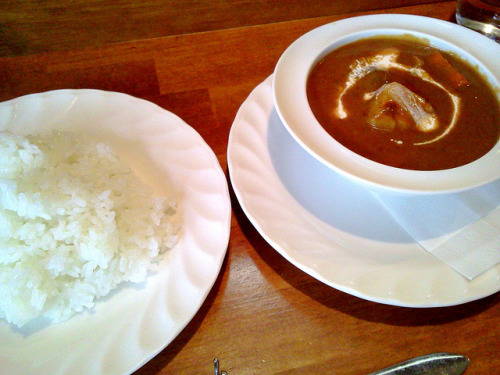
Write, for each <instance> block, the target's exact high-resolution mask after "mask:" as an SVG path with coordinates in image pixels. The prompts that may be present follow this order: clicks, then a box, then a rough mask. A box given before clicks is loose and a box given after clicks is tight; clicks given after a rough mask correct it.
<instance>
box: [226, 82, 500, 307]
mask: <svg viewBox="0 0 500 375" xmlns="http://www.w3.org/2000/svg"><path fill="white" fill-rule="evenodd" d="M278 123H279V125H278ZM277 127H279V128H280V129H278V130H276V128H277ZM270 128H271V129H270ZM273 129H274V130H273ZM271 131H274V132H275V133H276V132H277V133H279V134H278V136H276V135H274V138H273V136H272V135H270V133H271ZM273 141H276V142H277V143H280V144H278V145H273V144H272V142H273ZM292 143H295V145H292ZM282 146H284V149H283V153H286V152H288V153H287V156H286V157H284V158H283V160H285V161H286V160H292V161H293V162H296V161H297V160H298V161H299V162H301V160H300V159H301V158H303V157H302V156H301V155H295V154H299V153H300V154H306V153H305V151H303V150H301V149H300V146H298V144H296V142H295V141H294V140H293V138H292V137H291V136H290V135H289V134H288V133H287V131H286V130H285V128H284V126H283V125H282V124H281V122H280V120H279V118H278V116H277V114H276V113H275V110H274V106H273V99H272V76H271V77H269V78H268V79H266V80H265V81H264V82H262V83H261V84H260V85H259V86H257V87H256V88H255V89H254V90H253V91H252V93H251V94H250V95H249V96H248V98H247V99H246V101H245V102H244V103H243V104H242V106H241V107H240V109H239V111H238V113H237V115H236V118H235V120H234V122H233V126H232V128H231V133H230V136H229V144H228V167H229V173H230V177H231V183H232V185H233V188H234V191H235V195H236V197H237V199H238V201H239V202H240V204H241V206H242V209H243V211H244V212H245V214H246V215H247V217H248V218H249V220H250V222H251V223H252V224H253V225H254V226H255V228H256V229H257V231H258V232H259V233H260V234H261V235H262V236H263V237H264V239H265V240H266V241H267V242H268V243H269V244H270V245H271V246H272V247H273V248H274V249H275V250H276V251H278V252H279V253H280V254H281V255H282V256H283V257H284V258H285V259H287V260H288V261H289V262H291V263H292V264H293V265H294V266H296V267H297V268H299V269H301V270H302V271H304V272H306V273H308V274H309V275H311V276H312V277H314V278H316V279H318V280H319V281H321V282H323V283H325V284H327V285H329V286H331V287H334V288H336V289H338V290H341V291H343V292H346V293H349V294H352V295H355V296H357V297H360V298H364V299H367V300H370V301H374V302H379V303H384V304H390V305H396V306H405V307H441V306H451V305H457V304H462V303H466V302H469V301H472V300H476V299H479V298H483V297H486V296H488V295H491V294H493V293H495V292H497V291H499V290H500V282H499V280H500V266H496V267H495V268H494V269H491V270H490V271H488V272H486V273H485V274H484V275H482V276H480V277H478V278H477V279H475V280H473V281H472V282H469V281H467V280H466V279H465V278H463V277H462V276H460V275H458V274H457V273H456V272H455V271H453V270H452V269H451V268H450V267H448V266H446V265H444V264H443V263H441V262H440V261H438V260H437V259H436V258H434V256H432V255H431V254H429V253H428V252H426V251H425V250H423V249H421V248H420V246H419V245H417V244H415V243H414V242H413V241H412V240H410V241H408V240H401V241H400V243H389V242H384V240H383V239H382V240H381V239H378V240H374V241H372V240H369V239H368V240H367V239H366V238H359V236H356V234H355V233H347V232H346V231H345V230H342V229H343V228H340V229H339V228H337V227H332V225H330V224H329V223H328V222H325V221H324V220H321V219H320V218H318V217H316V216H315V215H314V213H312V212H311V211H310V210H308V209H306V208H304V207H303V206H302V202H300V201H298V200H297V198H296V196H294V195H293V194H292V193H291V191H290V189H289V188H290V186H289V185H286V182H285V181H283V179H282V178H283V175H278V174H279V172H283V171H277V170H276V168H279V165H277V164H276V162H275V160H273V157H275V155H270V154H271V153H272V152H271V151H272V150H271V148H272V147H275V148H279V147H282ZM307 157H310V156H307ZM286 158H289V159H286ZM305 158H306V157H304V160H305ZM310 158H311V157H310ZM313 160H314V161H313V162H311V161H307V163H305V164H306V165H307V166H309V167H312V168H314V169H315V168H318V169H317V171H318V172H320V173H322V174H323V177H324V176H325V175H326V174H330V175H329V177H328V178H330V177H331V180H329V182H331V181H333V182H335V183H338V184H340V185H341V186H340V188H343V189H344V190H353V191H354V190H355V191H356V192H357V194H360V195H361V194H363V196H362V197H361V196H360V198H363V199H364V201H363V202H368V203H371V202H370V200H373V199H374V198H373V197H372V196H370V195H369V194H371V193H367V192H361V190H360V189H361V188H360V187H359V186H357V184H355V183H352V182H347V181H344V180H346V179H345V178H342V177H338V176H334V175H335V172H334V171H331V170H328V171H327V170H326V169H325V168H326V167H323V166H321V167H319V166H317V165H321V163H320V162H318V161H316V160H315V159H313ZM302 161H303V160H302ZM295 167H296V168H297V166H295ZM290 169H292V168H290ZM297 173H298V174H300V173H304V171H299V172H297ZM297 173H296V174H297ZM311 175H312V174H309V175H308V177H311ZM316 177H317V176H316ZM325 178H326V177H325ZM306 180H307V179H306ZM306 182H307V181H304V183H306ZM307 187H312V185H311V184H309V185H307ZM305 190H307V189H305ZM363 190H365V189H363ZM306 193H307V192H306ZM353 194H354V192H353ZM353 201H354V200H352V199H351V201H350V202H353ZM319 203H320V204H322V203H325V202H321V201H320V202H319ZM342 203H343V202H340V204H342ZM338 208H340V209H341V207H340V206H338ZM361 209H362V207H361ZM344 210H349V208H344ZM362 214H363V215H364V213H362ZM333 215H335V213H334V214H333ZM337 222H338V220H337ZM398 227H399V226H398ZM400 230H402V229H401V228H400ZM406 235H407V234H406ZM306 249H307V250H306Z"/></svg>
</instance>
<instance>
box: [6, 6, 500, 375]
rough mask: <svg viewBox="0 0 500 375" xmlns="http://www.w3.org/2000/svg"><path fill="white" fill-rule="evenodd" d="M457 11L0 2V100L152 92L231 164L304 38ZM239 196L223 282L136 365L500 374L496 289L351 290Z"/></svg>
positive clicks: (234, 371)
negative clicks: (424, 361)
mask: <svg viewBox="0 0 500 375" xmlns="http://www.w3.org/2000/svg"><path fill="white" fill-rule="evenodd" d="M454 7H455V2H427V1H418V0H416V1H411V0H406V1H403V0H400V1H382V0H367V1H359V0H349V1H339V0H337V1H335V0H331V1H300V0H292V1H281V0H276V1H265V0H255V1H194V0H193V1H180V2H179V1H177V2H174V1H160V0H155V1H153V0H151V1H143V2H123V1H120V2H112V1H104V0H94V1H85V2H83V1H63V2H59V1H57V2H56V1H28V0H22V1H21V0H19V1H2V2H1V4H0V27H1V29H0V32H1V34H0V53H1V55H2V56H3V57H0V87H1V90H0V100H1V101H3V100H8V99H11V98H14V97H17V96H20V95H24V94H28V93H34V92H41V91H46V90H53V89H60V88H96V89H103V90H112V91H119V92H125V93H128V94H131V95H134V96H137V97H140V98H144V99H147V100H150V101H152V102H155V103H157V104H159V105H160V106H162V107H163V108H166V109H168V110H170V111H172V112H174V113H176V114H177V115H179V116H180V117H181V118H183V119H184V120H185V121H186V122H187V123H188V124H190V125H191V126H192V127H193V128H194V129H196V130H197V131H198V132H199V133H200V134H201V135H202V137H203V138H204V139H205V141H206V142H207V143H208V144H209V145H210V147H211V148H212V149H213V150H214V152H215V153H216V155H217V157H218V159H219V161H220V164H221V166H222V168H223V169H224V170H225V171H226V172H227V164H226V151H227V140H228V135H229V130H230V128H231V124H232V122H233V120H234V116H235V114H236V111H237V110H238V108H239V107H240V105H241V104H242V102H243V101H244V100H245V98H246V97H247V95H248V94H249V93H250V92H251V91H252V89H253V88H254V87H255V86H256V85H257V84H259V83H260V82H261V81H263V80H264V79H265V78H266V77H268V76H269V75H270V74H272V72H273V69H274V66H275V64H276V62H277V60H278V58H279V56H280V55H281V53H283V51H284V50H285V48H286V47H287V46H288V45H289V44H290V43H291V42H292V41H293V40H295V39H296V38H297V37H299V36H300V35H302V34H303V33H305V32H307V31H309V30H310V29H312V28H315V27H317V26H320V25H322V24H325V23H328V22H332V21H335V20H338V19H341V18H345V17H352V16H356V15H360V14H372V13H387V12H391V13H408V14H418V15H425V16H430V17H435V18H439V19H444V20H449V21H453V20H454ZM228 184H229V186H230V189H231V185H230V180H229V177H228ZM231 199H232V206H233V217H232V226H231V238H230V243H229V248H228V252H227V256H226V259H225V261H224V264H223V267H222V269H221V272H220V275H219V277H218V279H217V281H216V283H215V286H214V287H213V289H212V291H211V292H210V294H209V296H208V298H207V299H206V301H205V303H204V304H203V305H202V307H201V309H200V310H199V312H198V313H197V314H196V316H195V317H194V319H193V320H192V321H191V322H190V323H189V324H188V326H187V327H186V328H185V329H184V330H183V331H182V332H181V333H180V335H179V336H178V337H177V338H176V339H175V340H174V341H173V342H172V343H171V344H170V345H169V346H168V347H167V348H165V349H164V350H163V351H162V352H161V353H159V354H158V355H157V356H156V357H154V358H153V359H152V360H151V361H149V362H148V363H146V364H145V365H144V366H143V367H142V368H140V369H139V370H138V371H137V372H136V374H137V375H153V374H163V375H166V374H196V375H204V374H213V364H212V360H213V358H214V357H218V358H219V359H220V361H221V368H222V369H223V370H226V371H227V372H228V373H229V375H245V374H259V375H260V374H262V375H264V374H280V375H288V374H290V375H291V374H335V375H358V374H367V373H369V372H372V371H375V370H377V369H380V368H382V367H385V366H388V365H391V364H393V363H395V362H398V361H402V360H405V359H408V358H410V357H414V356H419V355H423V354H427V353H432V352H443V351H446V352H452V353H460V354H464V355H467V356H469V357H470V358H471V364H470V366H469V369H468V371H467V374H476V375H479V374H484V375H492V374H498V373H500V370H499V369H500V359H499V358H500V351H499V342H500V335H499V323H500V304H499V295H498V294H496V295H493V296H490V297H488V298H484V299H482V300H478V301H475V302H471V303H468V304H464V305H460V306H455V307H446V308H433V309H411V308H402V307H394V306H387V305H382V304H377V303H373V302H369V301H366V300H363V299H360V298H357V297H354V296H351V295H348V294H345V293H343V292H340V291H337V290H335V289H333V288H330V287H328V286H326V285H324V284H322V283H321V282H319V281H317V280H316V279H314V278H312V277H310V276H309V275H307V274H305V273H304V272H302V271H300V270H299V269H297V268H295V267H294V266H292V265H291V264H290V263H289V262H288V261H286V260H285V259H284V258H283V257H282V256H281V255H279V254H278V253H277V252H276V251H275V250H274V249H273V248H272V247H271V246H270V245H268V244H267V243H266V241H265V240H264V239H263V238H262V237H261V236H260V235H259V233H258V232H257V231H256V230H255V228H254V227H253V226H252V225H251V223H250V222H249V220H248V219H247V218H246V216H245V214H244V213H243V212H242V210H241V208H240V206H239V204H238V201H237V199H236V198H235V196H234V194H232V193H231ZM0 373H1V371H0Z"/></svg>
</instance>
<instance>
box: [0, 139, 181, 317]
mask: <svg viewBox="0 0 500 375" xmlns="http://www.w3.org/2000/svg"><path fill="white" fill-rule="evenodd" d="M174 214H175V200H174V199H173V198H166V197H158V196H154V193H153V191H152V189H151V188H150V187H149V186H147V185H146V184H144V183H143V182H142V181H141V180H139V178H138V177H136V176H135V174H134V173H133V172H132V171H131V170H130V168H129V167H128V166H127V165H126V164H125V163H123V162H121V161H120V160H119V159H118V158H117V156H115V154H114V153H113V152H112V150H111V149H110V147H109V146H107V145H105V144H102V143H93V142H90V141H86V140H83V139H81V138H78V137H77V136H75V135H70V134H59V133H58V134H56V133H54V134H52V135H50V137H45V138H41V137H22V136H16V135H12V134H10V133H8V132H0V318H4V319H6V320H7V321H8V322H10V323H13V324H15V325H17V326H22V325H24V324H26V323H28V322H29V321H31V320H32V319H34V318H37V317H39V316H44V317H47V318H50V319H52V321H53V322H61V321H63V320H66V319H68V318H70V317H71V316H72V315H73V314H75V313H77V312H80V311H82V310H84V309H85V308H92V307H93V306H94V304H95V302H96V299H97V298H99V297H102V296H105V295H107V294H108V293H109V292H110V291H111V290H112V289H114V288H116V287H117V286H118V284H119V283H121V282H124V281H131V282H142V281H144V280H145V278H146V276H147V274H148V272H149V271H151V270H153V269H154V268H155V266H156V265H157V263H158V261H159V257H160V256H161V254H162V253H163V252H164V251H165V250H166V249H169V248H171V247H172V246H174V244H175V243H176V241H177V236H176V233H177V229H178V228H177V224H176V223H175V220H174V218H173V217H174Z"/></svg>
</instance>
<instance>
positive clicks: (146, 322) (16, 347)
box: [0, 90, 231, 374]
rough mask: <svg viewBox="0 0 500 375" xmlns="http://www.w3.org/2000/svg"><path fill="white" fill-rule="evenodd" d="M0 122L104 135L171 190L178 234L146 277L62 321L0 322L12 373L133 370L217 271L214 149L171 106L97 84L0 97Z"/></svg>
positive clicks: (221, 218) (226, 226) (184, 316)
mask: <svg viewBox="0 0 500 375" xmlns="http://www.w3.org/2000/svg"><path fill="white" fill-rule="evenodd" d="M0 129H1V130H8V129H11V130H12V129H16V131H17V132H22V133H23V134H27V133H31V132H34V130H35V129H38V130H42V131H48V130H51V129H57V130H67V131H74V132H77V133H84V134H87V135H90V136H91V137H93V138H96V139H103V140H105V141H107V142H109V143H110V144H111V145H112V146H116V148H117V151H118V153H119V154H120V155H121V156H123V157H124V158H125V159H126V160H128V161H129V162H131V166H132V169H134V170H136V172H141V173H139V175H140V177H141V178H143V179H144V180H145V181H146V182H147V183H149V184H150V185H152V186H153V187H154V188H155V189H156V190H157V191H158V192H159V193H161V192H164V193H174V194H176V195H177V196H178V198H179V207H178V215H179V218H180V220H181V225H182V229H181V233H180V236H179V242H178V244H177V245H176V246H175V247H174V248H173V249H171V250H170V251H168V252H167V253H166V254H165V258H164V259H163V260H162V261H161V262H160V265H159V268H158V270H157V271H156V272H155V273H153V274H152V275H150V276H149V277H148V279H147V281H146V282H145V283H143V284H139V285H134V286H132V285H124V286H121V287H120V288H119V289H118V290H117V291H115V292H112V293H111V294H110V296H108V297H105V298H104V300H103V301H98V303H96V306H95V308H94V309H93V310H92V311H91V312H84V313H81V314H78V315H76V316H74V317H73V318H72V319H70V320H68V321H66V322H63V323H60V324H47V323H42V324H41V325H38V326H37V325H33V326H30V327H27V328H26V329H24V330H23V329H20V330H19V329H14V328H13V327H11V326H10V325H8V324H7V323H6V322H1V323H0V353H2V354H0V367H1V368H2V369H3V370H8V371H9V374H27V373H33V372H38V373H52V374H62V373H72V374H124V373H130V372H132V371H134V370H136V369H137V368H139V367H141V366H142V365H144V364H145V363H146V362H147V361H149V360H150V359H151V358H152V357H154V356H155V355H156V354H158V353H159V352H160V351H161V350H163V349H164V348H165V347H166V346H167V345H168V344H170V343H171V342H172V340H173V339H174V338H175V337H176V336H177V335H178V334H179V333H180V332H181V331H182V330H183V329H184V328H185V326H186V325H187V324H188V323H189V322H190V321H191V319H192V318H193V317H194V315H195V314H196V313H197V311H198V310H199V308H200V307H201V305H202V304H203V302H204V301H205V299H206V297H207V295H208V293H209V292H210V290H211V289H212V287H213V285H214V283H215V281H216V279H217V277H218V275H219V272H220V269H221V266H222V263H223V260H224V257H225V254H226V251H227V246H228V243H229V232H230V225H231V202H230V197H229V190H228V186H227V180H226V177H225V174H224V173H223V171H222V168H221V166H220V164H219V162H218V160H217V157H216V156H215V154H214V153H213V151H212V150H211V149H210V147H209V146H208V145H207V144H206V142H205V141H204V140H203V138H202V137H201V136H200V135H199V134H198V133H197V132H196V131H195V130H194V129H193V128H191V127H190V126H189V125H187V124H186V123H185V122H184V121H183V120H182V119H180V118H179V117H177V116H176V115H174V114H172V113H171V112H168V111H166V110H164V109H162V108H161V107H159V106H157V105H155V104H153V103H151V102H148V101H145V100H142V99H139V98H135V97H132V96H129V95H127V94H122V93H116V92H108V91H101V90H55V91H49V92H44V93H39V94H31V95H26V96H24V97H20V98H16V99H13V100H10V101H7V102H4V103H0ZM167 161H168V162H167ZM66 348H70V349H71V350H69V351H68V350H67V349H66ZM65 349H66V350H65ZM58 350H60V352H57V351H58ZM28 357H29V358H30V361H26V358H28ZM89 358H92V359H91V360H89Z"/></svg>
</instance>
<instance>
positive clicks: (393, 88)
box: [365, 82, 439, 132]
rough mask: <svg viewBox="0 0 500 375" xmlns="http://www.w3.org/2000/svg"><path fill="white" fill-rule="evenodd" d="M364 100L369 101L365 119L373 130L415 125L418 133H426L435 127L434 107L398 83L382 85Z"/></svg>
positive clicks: (401, 128) (403, 127)
mask: <svg viewBox="0 0 500 375" xmlns="http://www.w3.org/2000/svg"><path fill="white" fill-rule="evenodd" d="M365 99H367V100H370V105H369V110H368V118H367V122H368V123H369V124H370V125H372V126H373V127H375V128H376V129H380V130H394V129H396V128H398V129H400V130H406V129H408V128H410V127H411V126H415V127H416V128H417V129H418V130H419V131H421V132H430V131H433V130H436V129H437V128H438V126H439V122H438V118H437V115H436V113H435V111H434V108H432V106H431V105H430V104H429V103H428V102H427V101H426V100H425V99H423V98H422V97H420V96H418V95H417V94H415V93H414V92H413V91H411V90H409V89H408V88H406V87H405V86H403V85H402V84H400V83H398V82H392V83H386V84H384V85H383V86H382V87H380V88H379V89H378V90H377V91H375V92H374V93H370V94H367V95H365Z"/></svg>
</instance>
